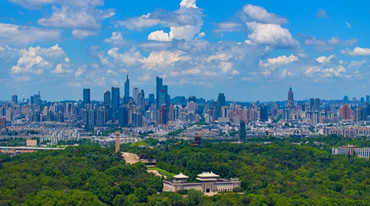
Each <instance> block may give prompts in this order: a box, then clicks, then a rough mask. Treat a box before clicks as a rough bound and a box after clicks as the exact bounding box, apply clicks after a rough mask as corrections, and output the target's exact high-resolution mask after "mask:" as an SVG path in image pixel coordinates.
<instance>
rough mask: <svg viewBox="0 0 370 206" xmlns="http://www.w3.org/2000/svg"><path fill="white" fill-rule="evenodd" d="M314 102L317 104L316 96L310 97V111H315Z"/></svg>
mask: <svg viewBox="0 0 370 206" xmlns="http://www.w3.org/2000/svg"><path fill="white" fill-rule="evenodd" d="M314 104H315V99H314V98H310V100H309V101H308V105H309V110H310V111H314Z"/></svg>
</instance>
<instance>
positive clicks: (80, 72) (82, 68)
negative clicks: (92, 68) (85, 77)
mask: <svg viewBox="0 0 370 206" xmlns="http://www.w3.org/2000/svg"><path fill="white" fill-rule="evenodd" d="M85 71H86V65H82V66H80V67H78V69H77V71H76V72H75V77H80V76H81V75H82V74H84V73H85Z"/></svg>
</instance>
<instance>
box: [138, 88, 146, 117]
mask: <svg viewBox="0 0 370 206" xmlns="http://www.w3.org/2000/svg"><path fill="white" fill-rule="evenodd" d="M137 104H138V105H139V106H141V108H142V109H143V110H144V109H145V93H144V90H143V89H142V90H141V91H140V93H139V95H138V99H137ZM143 112H144V111H143Z"/></svg>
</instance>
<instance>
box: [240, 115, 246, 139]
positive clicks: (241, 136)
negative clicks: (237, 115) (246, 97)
mask: <svg viewBox="0 0 370 206" xmlns="http://www.w3.org/2000/svg"><path fill="white" fill-rule="evenodd" d="M245 136H246V134H245V122H244V121H243V120H241V121H240V127H239V141H240V142H245Z"/></svg>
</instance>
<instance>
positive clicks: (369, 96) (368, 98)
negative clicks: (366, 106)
mask: <svg viewBox="0 0 370 206" xmlns="http://www.w3.org/2000/svg"><path fill="white" fill-rule="evenodd" d="M369 102H370V95H366V103H369Z"/></svg>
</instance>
